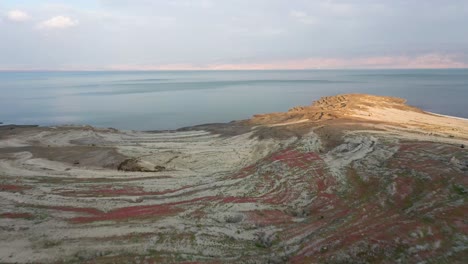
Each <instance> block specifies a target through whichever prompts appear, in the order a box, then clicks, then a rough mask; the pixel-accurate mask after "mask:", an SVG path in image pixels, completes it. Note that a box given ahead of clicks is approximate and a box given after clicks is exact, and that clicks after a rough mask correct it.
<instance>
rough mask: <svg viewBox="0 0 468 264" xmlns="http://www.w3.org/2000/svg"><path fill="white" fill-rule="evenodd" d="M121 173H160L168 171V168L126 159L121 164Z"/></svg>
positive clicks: (119, 168)
mask: <svg viewBox="0 0 468 264" xmlns="http://www.w3.org/2000/svg"><path fill="white" fill-rule="evenodd" d="M117 169H118V170H120V171H139V172H160V171H164V170H166V167H164V166H160V165H156V166H154V165H153V164H151V163H149V162H144V161H141V160H139V159H133V158H132V159H126V160H124V161H122V163H120V164H119V166H118V168H117Z"/></svg>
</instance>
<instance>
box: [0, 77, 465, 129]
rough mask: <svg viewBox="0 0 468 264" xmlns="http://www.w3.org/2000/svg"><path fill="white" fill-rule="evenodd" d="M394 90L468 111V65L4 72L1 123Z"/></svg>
mask: <svg viewBox="0 0 468 264" xmlns="http://www.w3.org/2000/svg"><path fill="white" fill-rule="evenodd" d="M341 93H368V94H375V95H387V96H397V97H402V98H405V99H407V100H408V104H410V105H413V106H417V107H420V108H422V109H424V110H426V111H430V112H435V113H440V114H445V115H452V116H458V117H465V118H466V117H468V69H456V70H455V69H450V70H303V71H152V72H102V71H100V72H0V122H3V123H4V124H38V125H64V124H87V125H93V126H97V127H114V128H118V129H135V130H163V129H176V128H180V127H184V126H191V125H197V124H203V123H216V122H229V121H231V120H240V119H246V118H249V117H251V116H252V115H253V114H258V113H269V112H282V111H287V110H288V109H289V108H292V107H294V106H298V105H309V104H311V103H312V102H313V101H314V100H317V99H319V98H320V97H322V96H328V95H336V94H341Z"/></svg>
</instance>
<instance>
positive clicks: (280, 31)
mask: <svg viewBox="0 0 468 264" xmlns="http://www.w3.org/2000/svg"><path fill="white" fill-rule="evenodd" d="M463 67H464V68H466V67H468V1H467V0H437V1H436V0H419V1H418V0H355V1H351V0H336V1H335V0H328V1H326V0H324V1H314V0H172V1H171V0H67V1H64V0H62V1H61V0H57V1H48V0H44V1H38V0H16V1H15V0H6V1H5V0H0V69H7V70H8V69H21V70H26V69H57V70H93V69H103V70H111V69H115V70H133V69H135V70H156V69H308V68H463Z"/></svg>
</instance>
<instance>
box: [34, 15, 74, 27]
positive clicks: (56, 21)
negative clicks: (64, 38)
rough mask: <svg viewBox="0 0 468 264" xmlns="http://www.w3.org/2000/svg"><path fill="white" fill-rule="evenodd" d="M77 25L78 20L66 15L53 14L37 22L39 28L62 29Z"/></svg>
mask: <svg viewBox="0 0 468 264" xmlns="http://www.w3.org/2000/svg"><path fill="white" fill-rule="evenodd" d="M76 25H78V20H73V19H71V18H69V17H66V16H55V17H52V18H50V19H48V20H46V21H43V22H42V23H40V24H39V27H40V28H57V29H64V28H69V27H74V26H76Z"/></svg>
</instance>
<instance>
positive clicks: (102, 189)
mask: <svg viewBox="0 0 468 264" xmlns="http://www.w3.org/2000/svg"><path fill="white" fill-rule="evenodd" d="M191 187H192V186H184V187H182V188H178V189H174V190H164V191H159V192H148V191H145V190H144V188H143V187H141V186H116V185H104V186H95V187H93V188H92V189H89V190H82V191H74V190H71V191H63V192H59V193H57V194H58V195H62V196H69V197H115V196H146V195H164V194H169V193H175V192H178V191H181V190H184V189H188V188H191Z"/></svg>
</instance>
